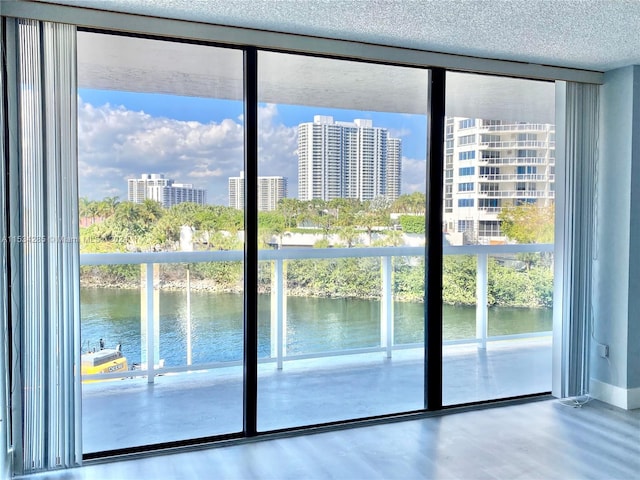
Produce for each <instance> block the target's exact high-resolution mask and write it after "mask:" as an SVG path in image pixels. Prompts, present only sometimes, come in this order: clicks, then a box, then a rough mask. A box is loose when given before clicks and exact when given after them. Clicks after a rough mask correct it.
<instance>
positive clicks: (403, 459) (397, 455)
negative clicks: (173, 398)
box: [25, 399, 640, 480]
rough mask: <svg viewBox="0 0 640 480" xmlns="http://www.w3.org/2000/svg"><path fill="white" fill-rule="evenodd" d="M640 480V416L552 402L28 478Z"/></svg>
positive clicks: (600, 405)
mask: <svg viewBox="0 0 640 480" xmlns="http://www.w3.org/2000/svg"><path fill="white" fill-rule="evenodd" d="M639 472H640V410H635V411H623V410H619V409H617V408H615V407H610V406H608V405H605V404H603V403H600V402H597V401H591V402H589V403H588V404H586V405H584V406H582V407H581V408H572V407H570V406H565V405H563V403H561V402H560V401H558V400H555V399H548V400H543V401H537V402H531V403H526V404H519V405H511V406H501V407H497V408H488V409H482V410H474V411H466V412H460V413H453V414H447V415H443V416H439V417H432V418H427V419H421V420H411V421H404V422H396V423H391V424H385V425H374V426H368V427H358V428H350V429H346V430H340V431H333V432H325V433H317V434H313V435H300V436H294V437H289V438H278V439H272V440H266V441H259V442H252V443H245V444H240V445H233V446H227V447H218V448H209V449H206V450H198V451H191V452H184V453H178V454H172V455H166V454H165V455H158V456H155V457H150V458H139V459H135V460H127V461H119V462H113V463H103V464H94V465H86V466H84V467H82V468H77V469H72V470H66V471H59V472H53V473H46V474H39V475H32V476H30V477H25V478H30V479H36V478H37V479H60V480H62V479H64V480H80V479H83V480H84V479H87V480H89V479H91V480H94V479H100V480H107V479H108V480H129V479H132V480H133V479H136V480H138V479H153V480H163V479H181V480H182V479H221V480H226V479H296V480H299V479H349V480H352V479H367V480H368V479H431V478H433V479H508V480H512V479H597V480H605V479H620V480H628V479H633V478H640V477H639V476H638V475H639Z"/></svg>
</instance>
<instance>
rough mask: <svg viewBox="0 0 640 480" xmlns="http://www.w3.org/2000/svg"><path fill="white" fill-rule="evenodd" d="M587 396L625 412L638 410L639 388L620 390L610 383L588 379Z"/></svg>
mask: <svg viewBox="0 0 640 480" xmlns="http://www.w3.org/2000/svg"><path fill="white" fill-rule="evenodd" d="M589 385H590V389H589V395H591V396H592V397H593V398H595V399H597V400H600V401H603V402H605V403H609V404H611V405H614V406H616V407H619V408H624V409H625V410H634V409H636V408H640V388H622V387H618V386H616V385H611V384H610V383H605V382H601V381H600V380H596V379H595V378H592V379H590V382H589Z"/></svg>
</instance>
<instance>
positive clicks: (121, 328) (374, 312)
mask: <svg viewBox="0 0 640 480" xmlns="http://www.w3.org/2000/svg"><path fill="white" fill-rule="evenodd" d="M81 302H82V303H81V312H82V342H83V351H84V350H85V349H86V348H88V347H97V345H98V341H99V339H100V338H103V339H104V340H105V342H106V345H107V347H112V346H114V345H115V344H116V343H120V344H122V349H123V352H124V354H125V356H126V357H127V359H128V361H129V362H130V363H133V362H140V344H141V335H140V292H139V291H138V290H119V289H99V288H98V289H93V288H92V289H89V288H84V289H82V290H81ZM242 303H243V297H242V295H234V294H221V293H216V294H212V293H202V292H192V293H191V316H192V320H191V325H192V326H191V332H192V333H191V342H192V361H193V364H199V363H207V362H215V361H234V360H241V359H242V344H243V330H242V308H243V307H242ZM270 308H271V307H270V298H269V296H268V295H263V296H261V297H260V298H259V301H258V312H259V318H258V355H259V356H260V357H268V356H269V355H270V326H269V319H270ZM394 309H395V332H394V333H395V337H394V342H395V343H396V344H403V343H417V342H421V341H422V338H423V335H424V330H423V315H424V314H423V305H422V304H421V303H405V302H396V303H395V305H394ZM287 313H288V315H287V353H288V354H289V355H294V354H303V353H317V352H327V351H335V350H343V349H349V348H358V347H373V346H377V345H379V344H380V302H379V301H374V300H352V299H328V298H308V297H289V298H288V300H287ZM186 317H187V316H186V293H185V292H166V291H162V292H160V358H162V359H164V361H165V365H166V366H178V365H186V363H187V348H186V345H187V319H186ZM443 317H444V323H443V327H444V338H445V340H457V339H468V338H474V337H475V308H474V307H451V306H447V305H444V306H443ZM551 321H552V315H551V310H550V309H521V308H493V309H490V310H489V335H505V334H513V333H528V332H539V331H547V330H551Z"/></svg>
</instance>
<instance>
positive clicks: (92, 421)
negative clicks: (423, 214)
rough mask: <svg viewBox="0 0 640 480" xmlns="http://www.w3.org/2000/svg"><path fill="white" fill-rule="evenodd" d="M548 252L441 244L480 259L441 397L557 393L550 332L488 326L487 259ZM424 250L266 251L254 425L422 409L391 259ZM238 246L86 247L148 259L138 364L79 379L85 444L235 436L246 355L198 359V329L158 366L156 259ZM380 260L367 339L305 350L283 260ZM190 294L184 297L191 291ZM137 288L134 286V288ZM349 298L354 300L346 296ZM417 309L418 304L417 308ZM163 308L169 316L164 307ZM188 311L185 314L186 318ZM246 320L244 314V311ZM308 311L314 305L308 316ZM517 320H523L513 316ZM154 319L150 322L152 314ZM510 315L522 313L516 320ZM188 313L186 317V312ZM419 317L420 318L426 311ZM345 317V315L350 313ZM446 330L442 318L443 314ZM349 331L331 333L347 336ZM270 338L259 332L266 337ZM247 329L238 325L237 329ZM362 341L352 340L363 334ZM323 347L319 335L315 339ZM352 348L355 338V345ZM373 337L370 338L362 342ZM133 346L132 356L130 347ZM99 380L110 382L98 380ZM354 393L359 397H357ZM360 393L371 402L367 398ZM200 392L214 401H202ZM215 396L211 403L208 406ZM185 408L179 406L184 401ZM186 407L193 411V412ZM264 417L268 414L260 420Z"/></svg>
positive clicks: (218, 257)
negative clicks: (179, 352)
mask: <svg viewBox="0 0 640 480" xmlns="http://www.w3.org/2000/svg"><path fill="white" fill-rule="evenodd" d="M552 251H553V246H552V245H500V246H481V245H472V246H463V247H444V253H445V255H447V256H456V258H462V257H460V256H462V255H464V256H473V257H475V261H476V264H477V268H476V278H475V283H476V291H475V298H476V307H475V321H474V325H471V333H470V334H456V333H453V334H452V335H449V336H448V337H449V338H447V339H445V340H444V342H443V352H444V353H443V355H444V357H443V382H444V391H443V395H444V402H445V404H458V403H466V402H471V401H480V400H488V399H494V398H504V397H509V396H516V395H522V394H528V393H538V392H543V391H548V390H550V388H551V353H550V352H551V332H550V331H548V330H545V329H543V330H540V328H532V329H527V328H524V330H523V331H520V332H518V333H513V334H495V333H493V334H492V333H491V331H492V330H491V327H490V324H491V322H492V320H491V318H490V317H491V313H490V310H489V309H488V308H487V305H488V291H489V287H488V286H489V281H490V279H489V267H488V265H489V258H492V257H495V258H500V259H502V260H504V259H505V258H507V259H508V258H513V256H514V255H517V254H532V253H538V252H543V253H545V254H549V252H552ZM423 254H424V248H423V247H382V248H336V249H290V250H286V249H285V250H261V251H260V255H259V260H260V263H261V265H262V266H263V267H265V268H268V269H270V272H271V274H270V287H271V295H270V298H269V304H270V305H269V307H268V308H267V310H269V311H270V315H268V321H267V325H266V329H265V332H266V333H267V335H266V336H265V342H266V343H267V345H263V347H264V348H263V349H261V353H259V357H260V358H259V367H258V375H259V392H258V398H259V400H258V405H259V407H258V408H259V412H258V415H259V429H260V430H270V429H278V428H284V427H287V426H299V425H305V424H315V423H324V422H327V421H339V420H347V419H351V418H362V417H367V416H371V415H379V414H387V413H394V412H401V411H412V410H418V409H420V408H422V394H423V391H424V390H423V389H424V384H423V379H424V367H423V359H424V348H423V343H422V342H421V341H420V340H419V339H417V340H415V339H414V340H412V339H411V338H408V337H407V336H404V337H402V335H400V333H401V331H402V329H403V326H402V321H403V320H402V315H401V316H398V313H397V312H396V313H394V309H398V308H399V307H400V306H401V305H400V304H398V303H397V302H394V287H393V276H394V268H395V264H396V263H399V262H401V261H403V260H404V261H407V262H408V264H411V262H412V260H411V259H416V260H417V259H418V258H420V257H422V256H423ZM242 259H243V252H241V251H210V252H167V253H129V254H83V255H82V256H81V263H82V265H85V266H88V265H95V266H101V265H134V266H135V265H141V266H144V268H143V271H144V274H143V276H142V278H143V282H144V285H143V286H142V288H141V289H140V295H139V298H140V302H141V304H143V305H145V308H146V318H143V317H144V315H141V316H140V324H139V328H140V330H141V337H140V338H141V343H142V344H141V345H140V352H141V360H142V361H141V366H140V368H139V369H136V370H131V371H128V372H127V375H126V376H127V378H125V379H121V378H122V373H112V374H100V375H91V376H83V381H84V382H86V383H84V384H83V438H84V451H85V452H95V451H102V450H110V449H117V448H125V447H133V446H138V445H143V444H150V443H159V442H167V441H174V440H184V439H188V438H197V437H205V436H211V435H218V434H226V433H230V432H235V431H239V430H241V428H242V422H241V418H242V416H241V415H242V401H241V399H242V395H241V391H242V372H243V367H242V363H241V361H240V359H237V358H231V359H229V360H226V361H214V362H196V361H194V360H193V358H192V355H191V352H190V349H191V348H192V340H193V339H192V338H191V333H193V334H194V335H195V332H191V330H192V327H191V326H190V324H189V323H187V324H186V325H187V326H188V329H189V332H187V333H186V335H185V342H186V345H183V348H184V349H185V350H186V351H187V359H186V361H185V362H184V364H182V365H164V366H161V365H162V362H161V360H162V358H161V356H160V355H159V349H158V343H157V342H158V338H159V336H160V335H162V334H165V333H163V332H162V331H163V328H164V327H163V325H162V324H161V323H160V322H159V321H158V313H159V312H158V310H159V308H160V307H159V305H161V304H160V303H159V302H157V300H156V299H155V298H154V295H156V294H157V292H158V290H159V284H158V278H157V271H158V268H157V266H158V265H167V264H195V263H199V262H211V263H213V264H217V263H218V262H241V261H242ZM327 259H334V260H335V259H356V260H357V261H358V262H365V261H374V260H375V265H377V268H378V271H379V274H378V275H379V284H378V285H379V292H380V296H379V312H378V318H377V319H375V318H374V319H372V322H371V323H370V324H369V327H368V328H370V329H372V330H373V331H372V332H369V333H368V334H367V335H368V336H369V338H373V339H374V340H373V342H369V344H368V345H353V346H351V347H349V348H330V349H327V348H324V349H323V348H306V347H301V345H304V341H303V339H302V340H301V338H300V337H299V336H296V334H297V332H296V325H295V324H294V322H293V320H292V318H291V312H288V313H287V294H286V291H287V290H286V288H287V287H286V281H285V279H286V276H287V264H289V263H291V262H297V261H306V260H316V261H320V260H327ZM185 294H186V292H185ZM134 295H135V293H134ZM344 301H345V302H346V303H347V308H348V304H349V303H353V302H355V300H353V301H352V300H344ZM419 311H420V312H422V311H423V310H422V308H421V307H420V308H419ZM163 313H164V312H163ZM188 315H190V313H188ZM238 315H241V311H240V312H238ZM308 315H310V316H313V312H308ZM513 315H516V316H517V313H514V314H513ZM147 318H148V319H153V321H151V320H150V321H147ZM514 318H515V317H514ZM187 320H188V319H187ZM414 320H417V321H418V322H422V321H423V320H422V315H421V314H419V318H418V319H414ZM341 321H346V322H347V323H348V322H349V318H343V319H342V320H341ZM444 322H445V330H446V329H447V318H445V319H444ZM345 331H346V330H340V332H341V333H340V332H330V334H332V335H333V334H338V335H344V332H345ZM263 333H264V332H263ZM236 336H240V337H241V336H242V329H240V330H239V331H238V332H236ZM356 340H357V339H356ZM320 343H322V342H320ZM355 343H356V344H357V343H359V342H357V341H356V342H355ZM365 343H366V342H365ZM125 353H126V352H125ZM95 380H112V381H98V382H91V383H89V381H95ZM348 392H355V393H353V394H350V393H348ZM363 392H365V397H366V401H364V400H363V397H362V395H363ZM205 399H211V400H210V401H209V400H205ZM212 402H213V403H212ZM178 406H179V408H178ZM185 412H188V414H186V413H185ZM260 419H262V421H260Z"/></svg>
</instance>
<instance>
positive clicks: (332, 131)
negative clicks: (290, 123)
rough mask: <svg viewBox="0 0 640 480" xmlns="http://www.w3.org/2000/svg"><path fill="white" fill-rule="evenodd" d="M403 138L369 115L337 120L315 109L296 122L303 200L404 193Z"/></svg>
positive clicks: (359, 198) (363, 198)
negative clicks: (310, 115)
mask: <svg viewBox="0 0 640 480" xmlns="http://www.w3.org/2000/svg"><path fill="white" fill-rule="evenodd" d="M401 159H402V147H401V141H400V139H397V138H391V137H389V132H388V130H387V129H386V128H380V127H374V126H373V122H372V121H371V120H362V119H356V120H354V121H353V122H336V121H334V119H333V117H331V116H324V115H316V116H314V117H313V122H308V123H301V124H300V125H298V197H299V198H300V200H313V199H316V198H318V199H322V200H331V199H334V198H356V199H358V200H372V199H374V198H376V197H380V196H383V197H387V198H389V199H390V200H395V199H396V198H398V196H399V195H400V184H401V179H402V170H401Z"/></svg>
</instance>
